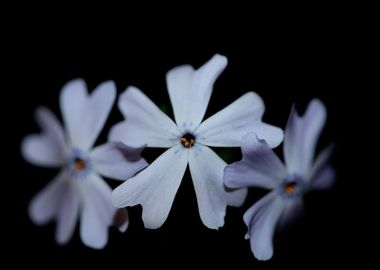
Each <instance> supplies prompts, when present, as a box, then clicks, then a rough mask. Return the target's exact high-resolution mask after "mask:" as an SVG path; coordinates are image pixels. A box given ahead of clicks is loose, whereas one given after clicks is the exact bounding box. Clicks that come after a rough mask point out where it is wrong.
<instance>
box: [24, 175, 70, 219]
mask: <svg viewBox="0 0 380 270" xmlns="http://www.w3.org/2000/svg"><path fill="white" fill-rule="evenodd" d="M69 181H70V179H69V176H68V174H67V173H66V172H65V171H63V172H60V173H59V174H58V175H57V176H56V177H55V178H54V179H53V180H52V181H50V183H49V184H48V185H47V186H46V187H45V188H43V189H42V190H41V191H40V192H38V193H37V194H36V195H35V196H34V198H33V199H32V200H31V202H30V204H29V208H28V213H29V217H30V219H31V220H32V221H33V222H34V223H35V224H38V225H44V224H46V223H47V222H49V221H51V220H52V219H54V218H55V217H56V216H57V214H58V211H59V209H60V208H59V207H60V205H61V202H62V200H64V198H65V195H66V193H67V191H68V190H69V189H68V188H67V186H68V185H69Z"/></svg>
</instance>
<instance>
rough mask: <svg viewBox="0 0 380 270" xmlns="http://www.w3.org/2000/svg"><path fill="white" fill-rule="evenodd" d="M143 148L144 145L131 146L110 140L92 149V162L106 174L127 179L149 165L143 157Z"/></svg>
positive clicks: (101, 172)
mask: <svg viewBox="0 0 380 270" xmlns="http://www.w3.org/2000/svg"><path fill="white" fill-rule="evenodd" d="M143 149H144V147H140V148H135V147H130V146H127V145H125V144H123V143H121V142H109V143H106V144H103V145H101V146H98V147H96V148H94V149H93V150H92V152H91V153H90V158H91V163H92V166H93V167H94V169H95V170H96V171H97V172H99V173H100V174H102V175H104V176H107V177H110V178H114V179H119V180H126V179H127V178H130V177H132V176H133V175H134V174H135V173H136V172H137V171H139V170H141V169H142V168H144V167H146V166H147V165H148V163H147V162H146V161H145V159H143V158H141V152H142V150H143Z"/></svg>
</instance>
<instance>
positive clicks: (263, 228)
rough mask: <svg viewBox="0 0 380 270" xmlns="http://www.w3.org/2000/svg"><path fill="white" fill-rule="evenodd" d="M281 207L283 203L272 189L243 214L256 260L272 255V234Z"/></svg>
mask: <svg viewBox="0 0 380 270" xmlns="http://www.w3.org/2000/svg"><path fill="white" fill-rule="evenodd" d="M283 209H284V204H283V203H282V201H281V200H280V199H279V198H276V196H275V191H272V192H271V193H269V194H268V195H266V196H264V197H263V198H262V199H260V200H259V201H258V202H257V203H255V204H254V205H253V206H252V207H251V208H250V209H248V211H247V212H246V213H245V214H244V222H245V224H246V225H247V226H248V235H249V238H250V244H251V250H252V252H253V254H254V256H255V257H256V258H257V259H258V260H269V259H270V258H271V257H272V255H273V235H274V232H275V229H276V225H277V222H278V221H279V218H280V216H281V214H282V212H283Z"/></svg>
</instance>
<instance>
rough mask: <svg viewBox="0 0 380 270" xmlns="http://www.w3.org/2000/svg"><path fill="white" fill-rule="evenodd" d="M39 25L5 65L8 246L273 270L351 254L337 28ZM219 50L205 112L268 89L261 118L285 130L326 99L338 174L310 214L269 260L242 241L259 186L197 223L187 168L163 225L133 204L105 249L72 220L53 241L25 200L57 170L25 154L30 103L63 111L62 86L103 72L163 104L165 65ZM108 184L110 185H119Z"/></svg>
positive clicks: (63, 257) (60, 255) (125, 263)
mask: <svg viewBox="0 0 380 270" xmlns="http://www.w3.org/2000/svg"><path fill="white" fill-rule="evenodd" d="M39 26H40V25H34V24H33V25H32V26H27V25H26V26H25V27H26V28H25V29H23V31H22V32H21V33H20V34H19V36H18V37H17V42H15V47H14V48H12V49H13V50H12V53H11V54H10V55H9V56H11V57H12V58H14V60H13V61H12V66H11V67H10V68H11V71H13V75H15V76H14V78H13V77H12V86H11V88H10V89H8V91H9V93H10V94H11V96H12V98H13V99H12V103H10V104H9V105H10V106H9V107H10V110H9V109H8V114H7V119H8V120H10V122H11V124H9V126H10V128H11V130H12V132H11V135H12V144H9V145H7V147H8V146H9V147H10V149H11V151H10V152H9V155H10V160H11V161H12V162H10V163H9V164H11V165H12V166H13V167H14V168H15V169H12V172H13V173H12V176H11V179H7V180H6V181H8V184H9V185H10V188H9V189H7V191H6V192H5V193H7V194H5V197H7V196H8V195H9V196H13V199H12V203H11V205H10V207H6V208H7V210H9V213H7V217H10V218H9V219H7V220H10V221H11V222H7V223H8V225H9V226H10V229H9V232H10V233H9V234H11V236H10V235H8V236H6V238H8V237H9V236H10V239H11V241H10V244H9V246H10V250H11V251H12V253H13V254H19V255H20V257H19V258H25V259H26V260H27V263H30V264H33V265H34V264H36V265H51V263H50V262H48V261H47V258H48V259H49V260H53V261H55V262H57V263H65V262H70V263H71V262H73V261H75V262H76V263H81V264H82V263H83V264H84V265H85V266H86V265H88V266H92V265H99V264H102V263H105V264H106V265H107V264H108V263H110V264H114V263H119V264H120V266H119V267H123V268H124V267H125V268H129V267H132V266H131V264H132V265H136V266H139V267H142V266H146V265H148V264H149V265H150V264H151V263H153V265H156V266H157V267H161V266H167V265H174V266H178V267H181V266H183V265H186V266H187V265H194V266H199V267H201V266H203V265H204V264H205V263H206V264H210V265H215V266H219V265H247V266H248V267H250V268H251V267H252V269H272V268H277V269H278V267H303V266H307V265H313V266H315V265H319V264H320V265H327V264H329V263H331V262H334V263H341V262H342V261H344V260H346V261H347V259H348V258H350V254H351V252H352V247H351V245H352V243H353V241H354V240H355V238H357V236H356V234H351V235H350V232H352V231H351V229H350V226H352V219H353V217H352V215H351V211H354V210H353V209H354V208H355V200H354V199H353V198H352V197H351V196H350V194H352V193H351V191H352V190H351V189H353V186H354V183H355V182H354V181H355V180H351V179H352V171H351V170H348V168H350V166H351V164H352V161H351V159H350V158H349V153H350V147H351V146H350V144H349V143H350V142H349V139H348V138H347V137H346V134H345V133H344V131H343V128H344V127H346V126H347V125H349V123H351V121H352V120H353V119H354V118H355V117H356V116H355V115H354V114H353V112H352V111H351V110H349V106H347V103H348V99H347V98H348V95H349V93H350V92H349V87H347V86H348V85H349V84H350V83H349V81H350V80H351V79H350V77H349V75H348V74H347V73H346V71H347V70H348V69H349V68H348V67H349V65H350V64H351V63H350V61H351V60H352V58H347V57H346V56H347V50H346V48H345V44H346V43H345V40H344V37H342V36H341V35H340V34H339V33H340V32H338V33H337V32H336V31H335V29H334V28H330V27H327V26H326V27H324V26H322V28H320V26H318V25H316V26H313V27H312V28H307V31H306V29H303V28H302V29H299V31H295V32H289V31H288V30H287V29H282V30H281V31H278V32H272V31H268V32H265V33H262V32H260V33H259V32H258V31H257V30H255V29H252V31H250V32H246V33H245V34H242V35H233V36H228V37H227V36H225V35H224V34H221V35H219V38H218V39H214V38H210V36H208V37H209V38H208V39H207V38H206V39H205V38H203V36H202V37H200V36H199V37H197V36H196V35H191V36H188V37H183V36H182V35H181V37H179V36H176V33H174V32H170V33H169V34H168V35H166V34H167V33H166V32H165V31H163V32H164V33H165V34H157V33H151V34H147V33H145V32H139V31H133V30H131V29H130V28H126V29H125V31H124V32H118V33H114V32H108V31H107V30H105V31H104V29H103V31H94V32H91V33H89V31H88V29H86V28H80V29H77V31H63V30H62V29H54V30H49V29H47V28H46V29H40V28H39ZM189 31H191V30H190V29H189ZM173 33H174V34H173ZM172 34H173V35H172ZM184 36H186V34H185V35H184ZM215 53H220V54H223V55H225V56H227V58H228V60H229V64H228V66H227V68H226V70H225V71H224V73H222V75H221V76H220V78H219V79H218V81H217V83H216V84H215V87H214V92H213V95H212V97H211V101H210V105H209V108H208V111H207V114H206V117H208V116H210V115H212V114H213V113H215V112H217V111H219V110H220V109H222V108H224V107H225V106H226V105H228V104H229V103H231V102H233V101H234V100H235V99H237V98H238V97H240V96H241V95H242V94H244V93H245V92H247V91H255V92H257V93H258V94H259V95H260V96H261V97H262V98H263V99H264V102H265V104H266V112H265V115H264V121H266V122H268V123H271V124H274V125H277V126H280V127H282V128H284V127H285V124H286V120H287V118H288V114H289V111H290V107H291V105H292V104H293V103H295V104H296V105H297V108H298V109H299V111H300V112H302V113H303V111H304V109H305V107H306V105H307V104H308V102H309V101H310V100H311V99H312V98H315V97H318V98H320V99H321V100H322V101H323V102H324V103H325V105H326V106H327V109H328V119H327V125H326V128H325V130H324V131H323V134H322V137H321V139H320V143H319V146H318V148H317V149H318V151H320V150H321V149H322V148H323V147H325V146H327V145H328V144H329V143H330V142H334V143H335V144H336V152H335V155H334V158H333V163H334V165H335V166H336V168H337V172H338V177H337V182H336V185H335V186H334V187H333V188H332V189H331V190H329V191H326V192H313V193H311V194H309V195H307V196H306V198H305V205H306V211H305V214H304V215H303V216H302V217H301V218H300V219H299V220H298V221H297V222H296V223H294V224H293V225H292V226H289V228H288V229H287V231H286V232H283V233H280V234H277V235H276V238H275V253H274V257H273V258H272V260H270V261H268V262H259V261H257V260H256V259H255V258H254V256H253V255H252V254H251V251H250V247H249V242H248V241H246V240H244V234H245V233H246V228H245V225H244V223H243V221H242V215H243V213H244V212H245V210H247V209H248V207H250V206H251V205H252V204H253V203H254V202H255V201H257V200H258V199H259V198H260V197H261V196H263V194H265V192H263V191H260V190H255V189H251V190H250V193H249V196H248V198H247V200H246V203H245V204H244V205H243V206H242V207H241V208H239V209H236V208H228V210H227V215H226V219H225V226H224V227H223V228H222V229H220V230H219V231H214V230H209V229H207V228H206V227H205V226H203V225H202V223H201V221H200V218H199V215H198V209H197V204H196V198H195V194H194V190H193V186H192V182H191V178H190V174H189V172H188V171H187V172H186V174H185V177H184V179H183V181H182V184H181V186H180V188H179V191H178V193H177V196H176V198H175V201H174V204H173V207H172V210H171V212H170V215H169V217H168V219H167V221H166V222H165V224H164V225H163V226H162V227H161V228H159V229H157V230H147V229H144V227H143V223H142V221H141V208H140V206H137V207H133V208H130V209H129V213H130V226H129V229H128V230H127V232H126V233H125V234H120V233H119V232H117V231H116V229H113V228H112V229H111V231H110V236H109V243H108V245H107V246H106V248H105V249H104V250H101V251H97V250H92V249H90V248H87V247H85V246H84V245H83V244H82V243H81V241H80V239H79V233H78V230H76V232H75V234H74V236H73V238H72V240H71V241H70V242H69V243H68V245H66V246H58V245H57V244H56V243H55V241H54V229H55V225H54V224H50V225H47V226H43V227H38V226H35V225H34V224H32V222H31V221H30V220H29V218H28V216H27V212H26V210H27V205H28V203H29V201H30V199H31V198H32V196H33V195H35V194H36V192H37V191H39V190H40V189H41V188H43V187H44V186H45V185H46V184H47V183H48V182H49V181H50V180H51V179H52V178H53V176H54V175H55V174H56V173H57V171H56V170H53V169H45V168H39V167H34V166H32V165H30V164H28V163H26V162H24V161H23V160H22V158H21V156H20V151H19V147H20V141H21V139H22V138H23V137H24V136H25V135H27V134H29V133H34V132H39V127H38V126H37V124H36V123H35V121H34V118H33V112H34V110H35V108H36V107H37V106H39V105H46V106H48V107H49V108H51V109H52V110H53V112H54V113H56V114H57V115H58V116H59V117H60V119H61V115H60V111H59V107H58V104H59V103H58V97H59V92H60V89H61V87H62V86H63V84H65V83H66V82H67V81H69V80H71V79H75V78H78V77H80V78H84V79H85V80H86V81H87V83H88V87H89V89H90V90H92V89H94V87H95V86H97V85H98V84H99V83H100V82H102V81H104V80H109V79H111V80H114V81H115V82H116V85H117V90H118V94H120V93H121V92H123V91H124V90H125V89H126V87H127V86H129V85H135V86H137V87H139V88H140V89H141V90H142V91H143V92H144V93H145V94H146V95H147V96H149V97H150V98H151V99H152V100H153V101H154V102H155V103H156V104H157V105H159V106H166V107H168V108H169V109H170V108H171V107H170V106H171V105H170V102H169V97H168V94H167V90H166V84H165V74H166V72H167V71H168V70H169V69H170V68H173V67H175V66H177V65H180V64H192V65H193V66H195V67H199V66H200V65H202V64H203V63H205V62H206V61H207V60H209V58H210V57H212V56H213V54H215ZM5 105H7V104H5ZM5 107H8V106H5ZM347 116H349V117H347ZM347 118H350V119H347ZM121 120H122V116H121V114H120V113H119V111H118V109H117V107H116V106H114V108H113V110H112V112H111V115H110V117H109V119H108V121H107V124H106V126H105V128H104V130H103V132H102V133H101V135H100V137H99V139H98V141H97V143H98V144H99V143H103V142H105V141H106V137H107V133H108V130H109V128H110V127H111V126H112V125H113V124H114V123H116V122H118V121H121ZM281 147H282V146H281ZM281 151H282V150H281V149H278V150H277V152H278V153H281ZM160 152H161V151H160V150H157V149H148V150H146V151H144V153H143V154H144V157H146V159H147V160H148V161H153V160H154V159H155V158H156V157H157V156H158V155H159V154H160ZM232 159H233V161H236V160H239V159H240V151H239V149H235V150H233V151H232ZM13 167H12V168H13ZM109 183H110V184H111V185H113V186H114V187H115V186H116V185H117V184H118V182H117V181H109ZM14 196H16V198H14ZM7 205H8V206H9V203H8V204H7ZM7 212H8V211H7ZM347 231H348V233H347ZM20 260H21V259H20ZM177 260H179V263H180V264H178V263H177ZM13 262H14V263H17V262H18V260H13ZM133 268H135V267H133Z"/></svg>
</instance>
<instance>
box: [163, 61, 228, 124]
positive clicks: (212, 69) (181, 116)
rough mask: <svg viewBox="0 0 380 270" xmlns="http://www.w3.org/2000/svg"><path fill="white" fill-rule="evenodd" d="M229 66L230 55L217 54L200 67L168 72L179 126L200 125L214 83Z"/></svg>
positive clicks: (185, 67)
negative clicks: (228, 58)
mask: <svg viewBox="0 0 380 270" xmlns="http://www.w3.org/2000/svg"><path fill="white" fill-rule="evenodd" d="M226 65H227V58H226V57H224V56H222V55H219V54H216V55H214V56H213V57H212V58H211V59H210V60H209V61H208V62H207V63H206V64H204V65H203V66H202V67H200V68H199V69H198V70H194V68H193V67H192V66H189V65H183V66H179V67H176V68H173V69H172V70H170V71H169V72H168V73H167V75H166V83H167V86H168V91H169V96H170V101H171V103H172V106H173V111H174V116H175V120H176V123H177V124H178V126H179V127H182V126H184V125H189V124H192V125H193V126H198V125H199V123H200V122H201V121H202V119H203V117H204V115H205V112H206V109H207V105H208V103H209V100H210V97H211V93H212V89H213V85H214V82H215V81H216V79H217V78H218V77H219V75H220V73H222V71H223V70H224V68H225V67H226Z"/></svg>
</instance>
